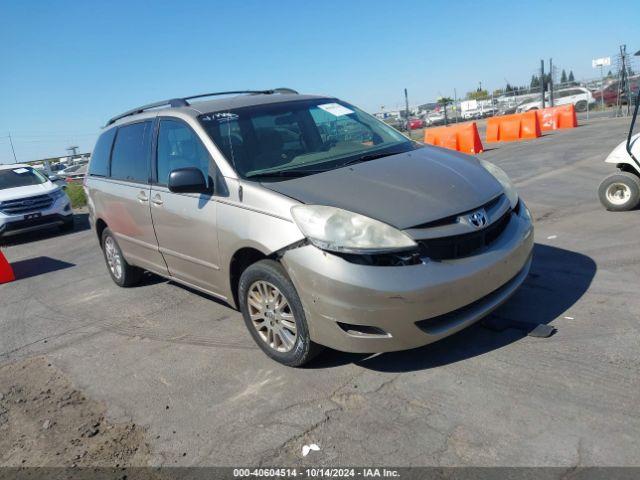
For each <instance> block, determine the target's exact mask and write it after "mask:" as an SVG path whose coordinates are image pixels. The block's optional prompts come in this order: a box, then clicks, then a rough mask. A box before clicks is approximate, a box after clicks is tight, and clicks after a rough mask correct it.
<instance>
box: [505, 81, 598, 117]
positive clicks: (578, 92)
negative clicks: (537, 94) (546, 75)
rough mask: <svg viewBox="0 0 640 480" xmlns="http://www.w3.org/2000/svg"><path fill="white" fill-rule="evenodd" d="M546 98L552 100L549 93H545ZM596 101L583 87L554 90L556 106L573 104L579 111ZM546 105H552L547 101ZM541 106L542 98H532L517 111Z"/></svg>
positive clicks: (519, 106)
mask: <svg viewBox="0 0 640 480" xmlns="http://www.w3.org/2000/svg"><path fill="white" fill-rule="evenodd" d="M544 98H545V100H546V101H547V102H549V101H550V99H549V94H548V93H546V94H545V96H544ZM594 102H595V100H594V98H593V94H592V93H591V92H590V91H589V90H588V89H586V88H583V87H572V88H565V89H562V90H557V91H555V92H553V103H554V104H555V106H556V107H559V106H561V105H571V104H573V106H574V107H575V108H576V111H577V112H584V111H585V110H586V109H587V106H588V105H591V104H593V103H594ZM546 106H547V107H548V106H550V105H549V103H547V105H546ZM541 108H542V101H541V100H540V99H530V100H527V101H525V102H523V103H521V104H520V105H518V109H517V110H516V111H517V112H518V113H521V112H528V111H529V110H538V109H541Z"/></svg>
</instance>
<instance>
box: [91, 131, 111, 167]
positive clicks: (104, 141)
mask: <svg viewBox="0 0 640 480" xmlns="http://www.w3.org/2000/svg"><path fill="white" fill-rule="evenodd" d="M115 134H116V129H115V128H112V129H111V130H107V131H106V132H104V133H103V134H102V135H100V137H99V138H98V141H97V142H96V146H95V147H94V148H93V153H92V154H91V161H90V162H89V175H95V176H97V177H108V176H109V155H110V154H111V145H113V137H114V136H115Z"/></svg>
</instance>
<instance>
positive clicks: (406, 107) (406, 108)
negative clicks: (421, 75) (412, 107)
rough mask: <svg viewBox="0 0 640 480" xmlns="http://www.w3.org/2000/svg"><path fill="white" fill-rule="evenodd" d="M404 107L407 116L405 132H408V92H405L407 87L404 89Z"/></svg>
mask: <svg viewBox="0 0 640 480" xmlns="http://www.w3.org/2000/svg"><path fill="white" fill-rule="evenodd" d="M404 107H405V115H406V116H407V132H410V131H411V129H410V128H409V94H408V93H407V89H406V88H405V89H404Z"/></svg>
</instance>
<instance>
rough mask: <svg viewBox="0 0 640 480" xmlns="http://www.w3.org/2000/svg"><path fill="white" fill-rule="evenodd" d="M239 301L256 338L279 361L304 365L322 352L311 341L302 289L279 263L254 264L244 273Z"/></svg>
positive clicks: (243, 314) (250, 329)
mask: <svg viewBox="0 0 640 480" xmlns="http://www.w3.org/2000/svg"><path fill="white" fill-rule="evenodd" d="M238 302H239V304H240V310H241V312H242V316H243V317H244V322H245V324H246V325H247V328H248V329H249V333H251V336H252V337H253V339H254V341H255V342H256V343H257V344H258V346H259V347H260V348H261V349H262V351H263V352H264V353H266V354H267V355H268V356H269V357H271V358H272V359H274V360H276V361H277V362H280V363H282V364H283V365H287V366H289V367H300V366H302V365H304V364H305V363H307V362H309V361H310V360H311V359H312V358H314V357H315V356H316V355H318V353H320V352H321V351H322V349H323V347H322V346H320V345H318V344H316V343H314V342H312V341H311V338H310V336H309V328H308V325H307V320H306V317H305V314H304V309H303V307H302V302H301V301H300V297H299V296H298V292H297V291H296V289H295V287H294V286H293V283H292V282H291V280H290V279H289V276H288V275H287V273H286V271H285V270H284V268H283V267H282V265H280V264H279V263H278V262H275V261H273V260H260V261H259V262H256V263H254V264H253V265H250V266H249V267H248V268H247V269H246V270H245V271H244V272H243V273H242V275H241V276H240V282H239V284H238Z"/></svg>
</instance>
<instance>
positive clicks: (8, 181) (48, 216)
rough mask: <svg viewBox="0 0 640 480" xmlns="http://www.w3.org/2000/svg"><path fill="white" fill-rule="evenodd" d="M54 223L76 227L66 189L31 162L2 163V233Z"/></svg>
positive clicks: (62, 226) (0, 233) (0, 166)
mask: <svg viewBox="0 0 640 480" xmlns="http://www.w3.org/2000/svg"><path fill="white" fill-rule="evenodd" d="M53 226H57V227H60V229H62V230H70V229H73V211H72V210H71V204H70V202H69V198H68V197H67V195H66V193H65V192H64V190H63V189H62V188H60V187H58V186H57V185H54V184H53V183H52V182H51V181H50V180H49V179H48V178H47V176H46V175H43V174H42V173H40V172H38V171H37V170H36V169H34V168H32V167H30V166H28V165H15V164H14V165H0V236H3V237H4V236H8V235H12V234H16V233H25V232H28V231H32V230H37V229H40V228H49V227H53Z"/></svg>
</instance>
